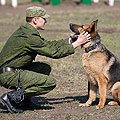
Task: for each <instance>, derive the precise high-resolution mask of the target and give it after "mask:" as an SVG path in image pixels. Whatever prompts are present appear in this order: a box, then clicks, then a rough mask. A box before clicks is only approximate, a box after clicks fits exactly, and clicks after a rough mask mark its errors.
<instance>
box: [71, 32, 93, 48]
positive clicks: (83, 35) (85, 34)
mask: <svg viewBox="0 0 120 120" xmlns="http://www.w3.org/2000/svg"><path fill="white" fill-rule="evenodd" d="M90 39H91V37H90V34H88V32H85V31H84V32H82V33H81V34H80V35H79V36H78V38H77V40H76V41H75V42H73V43H72V45H73V47H74V48H77V47H79V46H81V45H83V44H85V43H87V42H88V41H89V40H90Z"/></svg>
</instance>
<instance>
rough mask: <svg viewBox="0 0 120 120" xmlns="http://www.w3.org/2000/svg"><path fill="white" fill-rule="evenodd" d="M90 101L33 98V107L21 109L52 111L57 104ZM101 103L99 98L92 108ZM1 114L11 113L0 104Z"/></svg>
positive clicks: (66, 98) (75, 98) (69, 97)
mask: <svg viewBox="0 0 120 120" xmlns="http://www.w3.org/2000/svg"><path fill="white" fill-rule="evenodd" d="M87 99H88V96H87V95H85V96H67V97H57V98H44V97H33V103H35V104H31V106H27V105H23V106H22V107H21V108H22V109H23V111H26V110H51V109H55V108H54V107H53V106H54V105H56V104H64V103H72V102H74V101H78V102H80V103H85V102H86V101H87ZM111 100H112V99H107V100H106V104H107V103H108V102H109V101H111ZM98 102H99V98H97V99H96V101H94V102H93V104H92V106H94V105H97V104H98ZM0 109H2V110H0V113H6V114H8V113H9V112H8V111H7V109H6V108H5V107H4V106H3V105H2V104H0Z"/></svg>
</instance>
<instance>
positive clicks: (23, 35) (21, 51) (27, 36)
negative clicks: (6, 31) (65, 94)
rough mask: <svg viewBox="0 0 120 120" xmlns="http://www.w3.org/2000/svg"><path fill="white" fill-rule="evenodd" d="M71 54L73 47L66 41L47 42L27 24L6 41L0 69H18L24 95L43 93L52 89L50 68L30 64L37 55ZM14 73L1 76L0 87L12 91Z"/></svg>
mask: <svg viewBox="0 0 120 120" xmlns="http://www.w3.org/2000/svg"><path fill="white" fill-rule="evenodd" d="M73 53H74V48H73V46H72V45H71V44H69V43H68V39H66V40H58V41H56V40H54V41H49V40H46V39H44V38H42V37H41V35H40V33H39V32H38V31H37V30H36V29H35V28H34V27H33V26H32V25H30V24H29V23H26V24H25V25H22V26H21V27H20V28H19V29H18V30H16V31H15V32H14V33H13V34H12V36H11V37H10V38H9V39H8V41H7V42H6V44H5V46H4V47H3V49H2V51H1V53H0V68H4V67H7V66H8V67H11V68H15V69H20V82H21V85H22V87H23V89H24V90H25V93H30V94H32V93H33V94H34V95H35V94H45V93H47V92H49V91H50V90H52V89H53V88H54V87H55V86H56V83H55V80H54V79H53V78H52V77H51V76H49V74H50V71H51V67H50V65H48V64H45V63H40V62H33V61H34V60H35V57H36V55H37V54H39V55H43V56H47V57H51V58H55V59H58V58H62V57H65V56H68V55H70V54H73ZM17 76H18V75H17V72H16V71H14V72H13V71H11V72H4V73H2V74H0V85H1V86H4V87H6V88H10V89H12V88H14V87H15V86H16V85H17Z"/></svg>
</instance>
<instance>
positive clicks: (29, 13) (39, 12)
mask: <svg viewBox="0 0 120 120" xmlns="http://www.w3.org/2000/svg"><path fill="white" fill-rule="evenodd" d="M26 17H42V18H48V17H49V15H48V14H47V13H46V10H45V9H44V8H41V7H38V6H32V7H28V8H27V9H26Z"/></svg>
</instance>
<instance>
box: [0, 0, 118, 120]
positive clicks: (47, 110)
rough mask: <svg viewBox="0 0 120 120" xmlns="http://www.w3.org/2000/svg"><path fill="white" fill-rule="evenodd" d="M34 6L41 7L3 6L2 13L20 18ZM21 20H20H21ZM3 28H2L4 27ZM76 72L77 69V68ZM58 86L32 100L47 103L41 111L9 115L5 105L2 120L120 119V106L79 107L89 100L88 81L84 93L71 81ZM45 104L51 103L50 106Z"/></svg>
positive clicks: (54, 9) (79, 6) (57, 9)
mask: <svg viewBox="0 0 120 120" xmlns="http://www.w3.org/2000/svg"><path fill="white" fill-rule="evenodd" d="M98 4H99V5H97V4H93V5H92V9H95V8H97V7H101V5H102V6H103V9H111V8H108V6H107V4H105V3H104V2H101V3H98ZM31 5H38V4H37V3H28V4H20V5H19V6H18V8H17V9H13V8H11V7H10V6H5V7H2V6H0V12H1V13H3V14H9V13H14V14H15V15H16V13H21V15H23V14H24V10H25V9H26V8H27V7H28V6H31ZM66 5H67V7H66ZM41 6H42V5H41ZM75 6H76V4H75V3H72V4H68V3H65V4H63V3H62V4H61V6H59V7H52V6H51V5H46V6H43V7H45V8H46V9H47V10H48V11H49V12H50V11H59V10H61V9H64V10H65V11H69V10H73V11H74V10H75V9H74V7H75ZM105 7H106V8H105ZM82 8H84V9H86V11H87V10H88V11H89V9H91V8H90V6H86V5H85V6H83V5H81V4H80V5H78V6H76V9H77V10H82ZM116 8H118V9H120V2H119V1H117V2H116V3H115V8H114V9H116ZM18 19H21V18H19V17H18ZM9 27H11V28H9V29H15V28H16V25H15V26H14V25H13V26H11V25H9ZM0 29H2V26H1V28H0ZM101 31H102V32H106V33H111V31H109V29H104V30H103V29H102V30H101ZM58 32H59V31H58ZM115 32H120V29H116V31H115ZM10 33H11V31H10ZM6 36H7V35H6ZM3 38H4V37H3ZM1 41H2V39H1ZM65 60H67V59H65ZM76 69H78V68H77V67H76ZM73 72H74V70H73ZM83 74H84V75H83ZM63 75H64V76H67V73H65V72H64V71H63ZM81 76H82V77H85V73H84V71H83V70H81V71H80V75H79V77H81ZM55 77H56V78H58V80H60V79H61V78H62V75H59V73H58V74H56V76H55ZM66 79H68V78H66ZM83 83H84V82H83ZM57 84H58V86H57V87H56V88H55V89H54V90H53V91H51V92H50V93H48V94H46V95H43V96H42V98H39V97H34V98H33V101H35V102H36V103H38V104H43V103H45V106H44V107H41V108H38V109H26V110H25V111H24V112H23V113H21V114H10V113H8V112H7V111H6V110H4V109H2V108H3V107H2V105H0V107H1V108H0V120H120V107H119V106H114V107H110V106H108V105H106V106H105V108H103V109H100V110H96V109H95V105H96V104H97V103H98V99H97V100H96V102H95V103H94V104H93V106H91V107H83V108H82V107H79V102H85V101H86V100H87V96H86V95H87V82H85V83H84V84H83V85H82V86H83V89H82V90H83V91H79V90H81V89H80V87H81V85H80V84H81V82H79V81H76V83H74V84H73V82H72V81H70V80H69V81H65V80H64V81H57ZM5 91H7V90H6V89H4V88H3V87H1V88H0V93H1V94H2V93H3V92H5ZM46 101H48V103H47V104H46ZM108 101H109V100H108Z"/></svg>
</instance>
